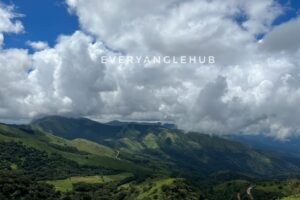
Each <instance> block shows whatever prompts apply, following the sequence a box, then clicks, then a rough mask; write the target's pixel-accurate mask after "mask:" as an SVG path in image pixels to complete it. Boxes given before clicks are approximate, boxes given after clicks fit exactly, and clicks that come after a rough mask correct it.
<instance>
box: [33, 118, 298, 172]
mask: <svg viewBox="0 0 300 200" xmlns="http://www.w3.org/2000/svg"><path fill="white" fill-rule="evenodd" d="M31 125H32V127H34V128H36V129H39V130H43V131H47V132H51V133H53V134H54V135H56V136H59V137H65V136H67V138H68V139H76V138H84V139H86V140H91V141H94V142H97V143H98V144H100V145H101V148H104V146H105V148H106V149H107V151H108V152H109V150H108V149H113V150H114V151H118V152H120V158H121V159H124V160H129V161H131V162H133V163H136V164H139V165H143V166H145V167H148V168H152V169H156V170H160V169H166V168H167V169H168V168H172V169H173V172H174V173H180V174H184V175H186V176H193V177H195V176H198V177H199V178H205V177H204V176H207V175H210V176H214V174H215V173H218V172H220V171H222V172H228V173H236V174H242V175H246V176H254V177H255V176H264V177H270V176H273V175H280V174H283V175H284V174H285V173H286V172H288V173H290V172H295V173H298V172H299V169H300V168H299V166H300V162H299V160H298V159H293V160H288V159H284V158H282V157H280V156H277V155H276V154H270V153H265V152H261V151H257V150H255V149H252V148H250V147H248V146H245V145H243V144H241V143H239V142H234V141H230V140H227V139H223V138H219V137H214V136H209V135H205V134H199V133H183V132H182V131H180V130H175V129H167V128H164V127H163V126H161V124H139V123H107V124H102V123H98V122H95V121H92V120H89V119H72V118H63V117H46V118H43V119H40V120H37V121H34V122H33V123H32V124H31ZM78 146H80V145H78ZM94 146H95V145H90V147H89V149H90V151H93V150H92V149H93V148H92V147H94ZM99 148H100V147H99ZM103 151H105V150H104V149H103ZM110 152H111V151H110ZM90 153H91V152H90Z"/></svg>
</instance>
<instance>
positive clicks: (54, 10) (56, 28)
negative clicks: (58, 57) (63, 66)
mask: <svg viewBox="0 0 300 200" xmlns="http://www.w3.org/2000/svg"><path fill="white" fill-rule="evenodd" d="M1 1H2V2H4V3H6V4H14V5H15V6H16V12H17V13H20V14H23V15H24V16H23V17H21V18H20V20H21V21H22V23H23V25H24V27H25V31H24V33H21V34H18V35H15V34H6V35H5V47H6V48H10V47H17V48H25V47H26V48H28V46H26V44H25V43H26V41H28V40H31V41H47V42H48V43H49V45H50V46H52V45H53V44H55V41H56V39H57V37H58V35H61V34H71V33H73V32H74V31H75V30H77V29H78V26H79V25H78V21H77V17H76V16H75V15H70V14H69V13H68V10H67V8H66V5H65V3H64V1H63V0H26V1H24V0H1Z"/></svg>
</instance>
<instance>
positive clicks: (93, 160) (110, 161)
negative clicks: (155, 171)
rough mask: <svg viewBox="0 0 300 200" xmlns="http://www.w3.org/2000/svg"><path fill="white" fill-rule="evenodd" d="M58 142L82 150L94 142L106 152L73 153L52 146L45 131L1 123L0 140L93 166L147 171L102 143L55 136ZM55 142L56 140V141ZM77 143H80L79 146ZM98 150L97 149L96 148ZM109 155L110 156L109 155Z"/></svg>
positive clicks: (94, 147) (96, 147) (95, 147)
mask: <svg viewBox="0 0 300 200" xmlns="http://www.w3.org/2000/svg"><path fill="white" fill-rule="evenodd" d="M55 140H56V143H57V141H60V142H61V143H63V144H66V145H64V146H71V147H74V146H76V148H78V149H79V150H81V151H84V150H86V149H88V148H89V146H90V145H91V144H93V145H94V146H93V149H94V150H95V149H101V150H104V149H105V153H104V154H103V155H99V153H95V154H92V153H93V152H92V151H89V152H87V153H90V154H88V155H81V154H77V153H71V152H67V151H63V150H60V149H57V148H55V147H52V146H51V145H49V143H52V141H53V138H52V139H51V136H50V139H49V135H48V136H46V134H45V133H42V132H39V131H35V132H34V133H27V132H24V131H22V130H20V129H18V128H14V127H11V126H7V125H3V124H0V141H4V142H9V141H14V142H22V143H23V144H24V145H26V146H29V147H33V148H36V149H38V150H41V151H46V152H47V153H57V154H60V155H62V156H63V157H65V158H67V159H70V160H73V161H76V162H77V163H79V164H82V165H91V166H100V167H105V168H109V169H115V170H121V171H129V172H144V171H146V170H145V169H143V168H140V167H138V166H135V165H133V164H131V163H130V162H128V161H125V160H118V159H116V158H114V157H113V152H112V151H110V149H109V148H104V147H102V146H101V145H99V146H97V145H95V144H94V143H90V142H87V141H85V140H74V141H69V140H66V139H63V138H59V137H55ZM54 144H55V142H54ZM77 144H80V145H78V146H77ZM95 151H96V150H95ZM107 155H109V156H107Z"/></svg>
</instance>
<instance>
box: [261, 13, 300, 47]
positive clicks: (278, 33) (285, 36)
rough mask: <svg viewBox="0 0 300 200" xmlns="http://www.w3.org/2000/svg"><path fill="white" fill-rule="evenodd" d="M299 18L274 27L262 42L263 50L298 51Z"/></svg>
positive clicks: (299, 38) (299, 41)
mask: <svg viewBox="0 0 300 200" xmlns="http://www.w3.org/2000/svg"><path fill="white" fill-rule="evenodd" d="M299 35H300V17H298V18H296V19H293V20H291V21H289V22H287V23H284V24H282V25H280V26H277V27H275V28H274V29H273V30H272V31H271V32H270V33H269V34H268V35H267V36H266V38H265V39H264V40H263V48H264V49H266V50H268V51H271V52H274V51H292V52H295V51H297V50H299V49H300V37H299Z"/></svg>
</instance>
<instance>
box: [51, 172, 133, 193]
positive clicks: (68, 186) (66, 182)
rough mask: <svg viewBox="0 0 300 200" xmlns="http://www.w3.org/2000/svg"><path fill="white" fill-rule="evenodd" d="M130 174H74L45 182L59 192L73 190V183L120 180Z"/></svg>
mask: <svg viewBox="0 0 300 200" xmlns="http://www.w3.org/2000/svg"><path fill="white" fill-rule="evenodd" d="M130 176H131V175H130V174H126V173H124V174H117V175H107V176H76V177H69V178H67V179H63V180H54V181H47V182H46V183H48V184H50V185H53V186H54V187H55V189H56V190H58V191H61V192H67V191H72V190H73V185H74V184H77V183H87V184H96V183H107V182H111V181H120V180H123V179H125V178H128V177H130Z"/></svg>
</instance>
